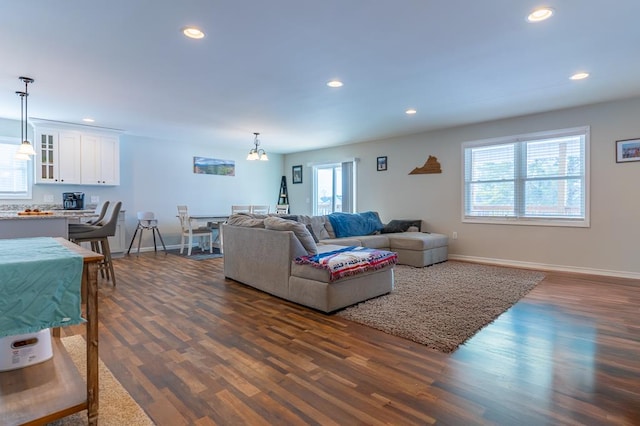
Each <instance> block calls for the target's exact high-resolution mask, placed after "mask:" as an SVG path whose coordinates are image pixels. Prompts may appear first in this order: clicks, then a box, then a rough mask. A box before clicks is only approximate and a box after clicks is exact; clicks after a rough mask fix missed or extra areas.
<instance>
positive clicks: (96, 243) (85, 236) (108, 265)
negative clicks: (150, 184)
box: [69, 201, 122, 287]
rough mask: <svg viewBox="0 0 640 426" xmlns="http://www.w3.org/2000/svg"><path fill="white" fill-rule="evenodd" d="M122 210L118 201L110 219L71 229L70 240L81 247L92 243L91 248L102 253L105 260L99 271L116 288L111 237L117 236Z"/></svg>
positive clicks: (79, 225) (100, 264) (101, 263)
mask: <svg viewBox="0 0 640 426" xmlns="http://www.w3.org/2000/svg"><path fill="white" fill-rule="evenodd" d="M121 208H122V202H121V201H118V202H117V203H115V204H114V205H113V208H112V209H111V213H110V215H109V219H108V220H107V221H102V222H100V223H99V224H96V225H88V224H78V226H75V227H73V228H69V240H70V241H73V242H74V243H76V244H78V245H80V244H81V243H84V242H88V243H91V248H92V249H93V248H94V247H95V248H96V250H94V251H96V252H98V253H101V254H102V255H103V256H104V259H102V261H101V262H100V263H99V265H98V266H99V269H100V271H101V273H102V274H103V275H102V276H103V277H105V274H106V279H107V280H111V283H112V284H113V286H114V287H115V286H116V274H115V272H114V271H113V262H112V259H111V249H110V247H109V237H113V236H114V235H115V234H116V226H117V224H118V215H119V214H120V209H121Z"/></svg>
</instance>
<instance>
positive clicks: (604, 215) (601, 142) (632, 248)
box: [284, 98, 640, 278]
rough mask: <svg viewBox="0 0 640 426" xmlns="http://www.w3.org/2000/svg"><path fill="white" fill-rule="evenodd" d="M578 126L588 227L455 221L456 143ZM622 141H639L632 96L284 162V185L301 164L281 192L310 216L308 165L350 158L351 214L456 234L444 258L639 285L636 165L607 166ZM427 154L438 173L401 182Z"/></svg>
mask: <svg viewBox="0 0 640 426" xmlns="http://www.w3.org/2000/svg"><path fill="white" fill-rule="evenodd" d="M584 125H588V126H590V127H591V193H590V194H591V227H590V228H558V227H543V226H517V225H486V224H469V223H462V221H461V188H462V187H461V176H462V172H461V144H462V143H463V142H466V141H471V140H478V139H486V138H494V137H500V136H508V135H515V134H521V133H529V132H537V131H543V130H554V129H561V128H568V127H577V126H584ZM629 138H640V98H634V99H629V100H623V101H618V102H611V103H602V104H596V105H591V106H586V107H581V108H574V109H568V110H562V111H555V112H547V113H543V114H536V115H531V116H525V117H519V118H513V119H508V120H500V121H495V122H488V123H481V124H475V125H469V126H464V127H458V128H452V129H446V130H441V131H434V132H427V133H422V134H418V135H411V136H405V137H399V138H394V139H387V140H379V141H373V142H367V143H360V144H353V145H349V146H342V147H336V148H328V149H323V150H316V151H310V152H303V153H296V154H290V155H287V156H286V157H285V164H284V167H285V168H284V170H286V175H287V181H288V182H290V181H291V166H293V165H296V164H302V165H304V168H303V175H304V180H303V184H300V185H289V201H290V204H291V210H292V212H294V213H299V214H310V213H311V209H312V203H311V197H312V176H311V169H310V168H309V167H307V164H309V163H313V162H321V161H331V160H341V159H345V158H349V157H358V158H359V159H360V162H359V164H358V176H357V179H358V190H357V191H358V192H357V207H358V211H366V210H376V211H378V212H379V213H380V216H381V218H382V220H383V221H385V222H386V221H389V220H391V219H401V218H405V219H413V218H419V219H423V220H424V221H425V222H426V225H427V226H426V228H427V230H429V231H433V232H439V233H443V234H447V235H449V237H451V236H452V232H453V231H456V232H457V233H458V239H457V240H450V246H449V249H450V254H451V255H452V256H451V257H452V258H455V257H458V258H469V259H479V258H481V259H483V260H490V261H496V262H498V263H504V264H513V265H522V266H533V267H540V266H544V267H548V268H549V269H562V270H569V271H582V272H593V273H602V274H612V275H620V276H630V277H635V278H640V261H638V259H639V253H640V249H638V247H639V241H640V226H639V225H638V222H640V197H638V195H639V193H640V191H639V190H638V183H639V182H640V162H638V163H622V164H618V163H616V162H615V141H616V140H620V139H629ZM429 155H433V156H435V157H437V158H438V160H439V162H440V164H441V165H442V174H428V175H409V174H408V173H409V172H410V171H411V170H412V169H413V168H414V167H417V166H422V165H423V164H424V162H425V161H426V159H427V158H428V156H429ZM378 156H387V157H388V170H387V171H381V172H378V171H376V157H378ZM307 200H309V202H307Z"/></svg>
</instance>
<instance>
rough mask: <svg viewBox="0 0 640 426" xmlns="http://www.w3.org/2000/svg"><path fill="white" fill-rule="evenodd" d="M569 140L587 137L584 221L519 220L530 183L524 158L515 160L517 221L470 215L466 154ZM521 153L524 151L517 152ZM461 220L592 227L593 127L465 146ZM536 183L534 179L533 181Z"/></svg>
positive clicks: (537, 218) (474, 142)
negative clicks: (472, 151)
mask: <svg viewBox="0 0 640 426" xmlns="http://www.w3.org/2000/svg"><path fill="white" fill-rule="evenodd" d="M567 136H583V137H584V175H583V179H582V186H583V188H584V217H583V218H569V217H527V216H519V212H522V211H523V209H524V205H525V199H524V197H523V196H519V194H522V193H523V192H524V189H523V187H524V184H525V183H526V182H527V179H526V178H525V176H526V163H525V162H524V161H522V156H521V155H520V156H519V155H515V156H514V167H515V173H514V180H515V182H514V183H515V184H514V191H515V194H514V205H513V207H514V210H515V215H514V216H513V217H507V216H473V215H468V214H467V211H466V210H467V204H466V203H467V199H468V198H469V197H470V193H469V191H470V188H469V186H468V185H467V181H466V176H467V156H466V150H467V149H469V148H477V147H483V146H487V147H488V146H497V145H506V144H516V145H518V144H519V145H523V144H524V143H528V142H536V141H544V140H546V139H556V138H561V137H567ZM517 151H522V149H519V148H516V152H517ZM461 172H462V173H461V182H462V191H461V218H462V222H463V223H483V224H496V225H533V226H561V227H581V228H588V227H590V187H591V186H590V127H589V126H581V127H572V128H566V129H558V130H548V131H542V132H535V133H527V134H521V135H514V136H505V137H499V138H491V139H482V140H477V141H469V142H464V143H462V145H461ZM529 180H534V179H529Z"/></svg>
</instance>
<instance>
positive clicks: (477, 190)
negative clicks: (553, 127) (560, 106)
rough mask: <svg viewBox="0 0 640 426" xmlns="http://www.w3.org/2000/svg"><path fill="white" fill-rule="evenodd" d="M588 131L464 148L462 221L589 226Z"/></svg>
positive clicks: (469, 145)
mask: <svg viewBox="0 0 640 426" xmlns="http://www.w3.org/2000/svg"><path fill="white" fill-rule="evenodd" d="M588 136H589V129H588V128H587V127H583V128H578V129H565V130H557V131H552V132H543V133H536V134H530V135H520V136H517V137H516V136H514V137H511V138H501V139H499V140H491V141H477V142H468V143H465V144H463V147H462V149H463V163H464V167H463V170H464V183H463V185H464V188H463V194H464V195H463V197H464V200H463V209H464V211H463V221H466V222H489V223H496V222H501V221H503V222H505V223H519V224H527V225H534V224H537V225H567V226H588V225H589V211H588V206H589V205H588V194H589V191H588V190H589V188H588V183H589V179H588Z"/></svg>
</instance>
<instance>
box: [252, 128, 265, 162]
mask: <svg viewBox="0 0 640 426" xmlns="http://www.w3.org/2000/svg"><path fill="white" fill-rule="evenodd" d="M259 134H260V133H257V132H256V133H254V135H255V138H254V139H253V144H254V145H255V148H251V151H249V155H247V160H249V161H254V160H260V161H269V157H267V153H266V152H265V150H264V149H262V148H260V149H258V146H259V145H260V141H259V140H258V135H259Z"/></svg>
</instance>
